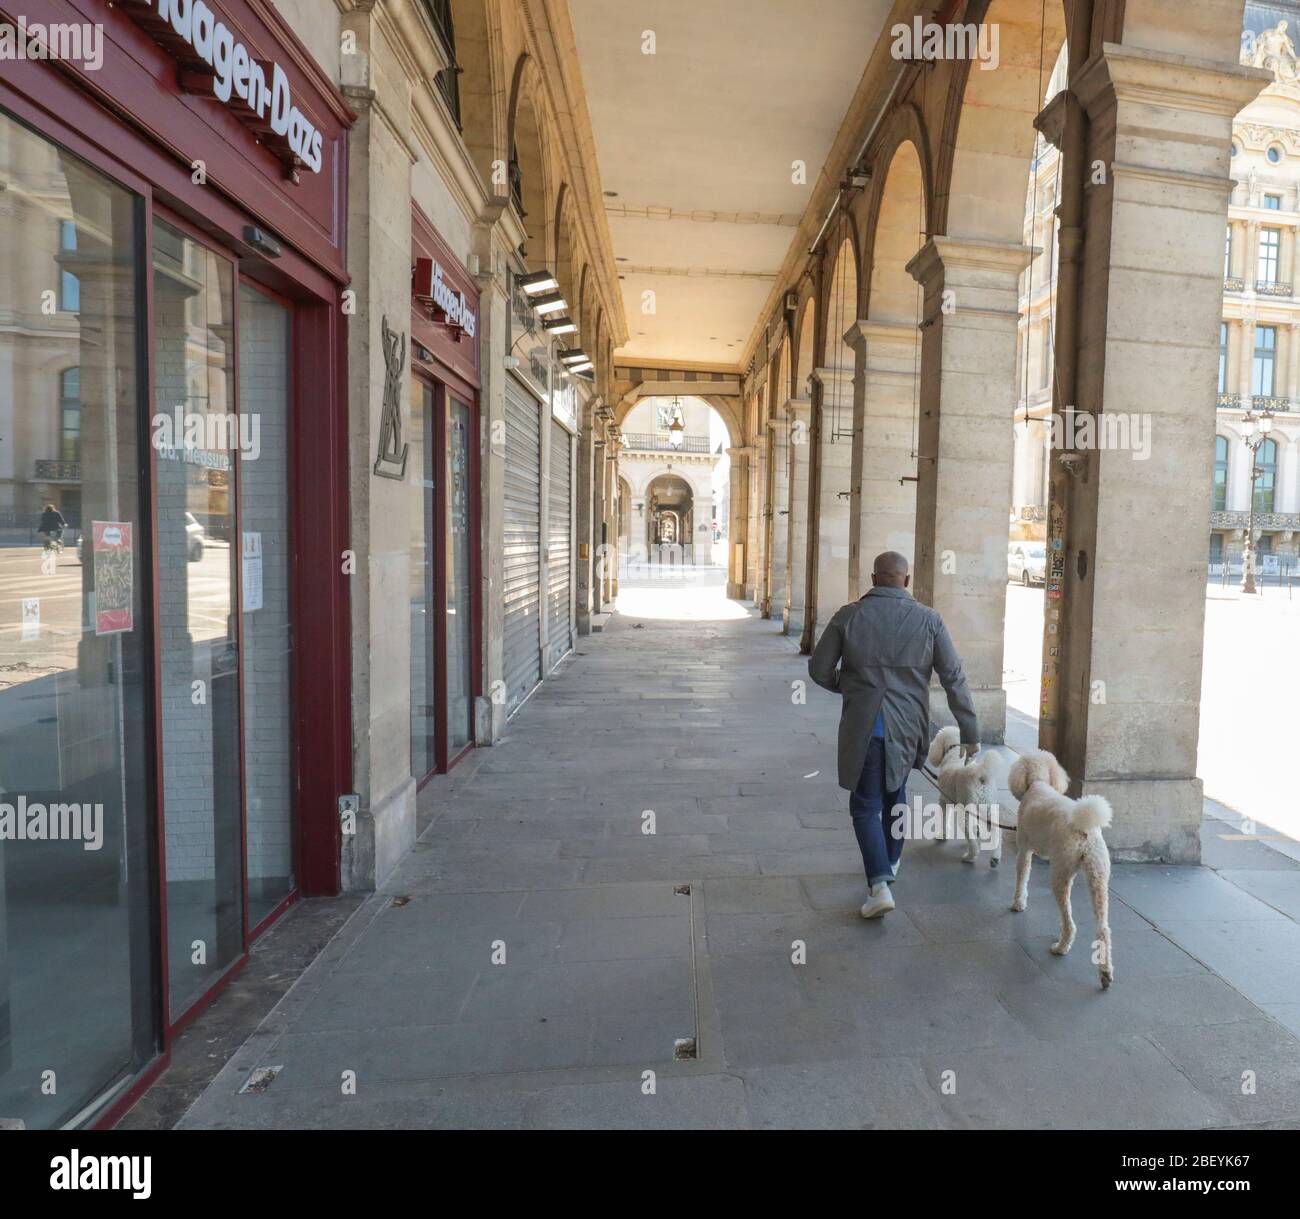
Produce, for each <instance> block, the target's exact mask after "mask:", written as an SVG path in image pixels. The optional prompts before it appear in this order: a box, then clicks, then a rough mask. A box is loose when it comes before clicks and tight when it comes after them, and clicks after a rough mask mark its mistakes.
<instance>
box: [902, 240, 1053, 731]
mask: <svg viewBox="0 0 1300 1219" xmlns="http://www.w3.org/2000/svg"><path fill="white" fill-rule="evenodd" d="M1035 253H1037V251H1036V250H1035V249H1033V248H1032V247H1029V246H1021V245H1013V244H1008V243H1003V242H988V241H973V240H966V239H958V238H952V237H933V238H931V239H930V240H929V241H928V242H926V244H925V245H924V246H922V247H921V249H920V250H919V251H918V252H917V254H916V256H915V257H914V258H913V259H912V261H911V262H909V263H908V264H907V269H908V270H909V271H910V272H911V273H912V276H913V277H914V278H915V279H916V280H917V282H918V283H920V284H921V285H922V287H923V289H924V298H925V303H924V307H923V316H924V318H925V320H924V322H923V323H922V352H921V390H920V405H921V409H920V421H919V429H918V436H917V449H918V457H917V489H916V574H915V575H914V577H913V590H914V592H915V594H916V598H917V600H919V601H922V602H924V603H925V604H927V605H931V606H933V607H934V608H935V609H937V610H938V611H939V612H940V613H941V614H942V615H943V619H944V621H945V622H946V623H947V626H948V631H949V633H950V634H951V635H952V639H953V643H954V644H956V646H957V651H958V653H959V654H960V656H961V658H962V664H963V667H964V668H965V670H966V680H967V681H968V682H969V684H970V688H971V693H972V695H973V696H974V699H975V710H976V712H977V713H978V714H979V721H980V736H981V739H983V740H984V741H986V742H990V743H994V744H998V743H1001V741H1002V740H1003V738H1004V735H1005V732H1006V716H1007V709H1006V708H1007V700H1006V692H1005V691H1004V690H1003V688H1002V642H1003V630H1004V627H1003V618H1004V611H1005V606H1006V588H1007V514H1008V510H1009V508H1010V505H1011V476H1012V462H1013V460H1014V452H1015V450H1014V444H1013V440H1012V422H1013V416H1014V413H1015V405H1016V389H1015V386H1016V323H1017V319H1018V317H1019V291H1020V274H1021V272H1022V271H1023V270H1024V269H1025V268H1026V267H1027V266H1028V265H1029V261H1030V259H1031V258H1033V256H1034V255H1035ZM930 703H931V714H932V716H933V718H934V719H935V721H936V722H937V723H939V724H941V725H942V724H949V723H951V722H952V719H951V716H950V714H949V712H948V704H947V699H946V696H945V695H944V693H943V691H942V690H941V689H940V688H939V687H938V686H935V687H933V688H932V690H931V698H930Z"/></svg>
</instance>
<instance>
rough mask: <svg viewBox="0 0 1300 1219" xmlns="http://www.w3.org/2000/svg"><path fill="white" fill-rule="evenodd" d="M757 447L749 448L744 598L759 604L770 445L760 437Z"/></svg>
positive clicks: (754, 445) (755, 445) (753, 445)
mask: <svg viewBox="0 0 1300 1219" xmlns="http://www.w3.org/2000/svg"><path fill="white" fill-rule="evenodd" d="M756 441H757V443H755V444H752V445H750V446H749V450H750V454H751V456H750V459H749V524H748V527H747V530H746V536H747V537H748V539H749V545H748V546H747V547H746V548H745V597H746V599H747V600H749V601H752V602H753V603H754V604H755V605H757V604H758V599H759V596H760V595H761V592H760V588H759V585H760V582H761V580H762V573H763V541H764V538H763V534H764V525H763V509H764V502H763V501H764V498H765V496H766V492H767V445H766V443H764V438H763V437H762V436H761V435H760V436H758V437H756Z"/></svg>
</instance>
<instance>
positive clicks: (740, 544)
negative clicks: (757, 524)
mask: <svg viewBox="0 0 1300 1219" xmlns="http://www.w3.org/2000/svg"><path fill="white" fill-rule="evenodd" d="M751 452H752V450H751V449H749V448H745V447H737V448H732V449H728V450H727V456H728V457H730V458H731V473H730V476H729V477H730V481H731V504H730V507H729V508H728V516H729V520H728V523H727V532H728V538H727V541H728V546H727V549H728V552H729V560H730V561H729V562H728V564H727V596H728V597H735V598H741V597H744V595H745V567H746V564H747V563H748V562H749V557H748V551H749V546H748V541H749V455H750V453H751Z"/></svg>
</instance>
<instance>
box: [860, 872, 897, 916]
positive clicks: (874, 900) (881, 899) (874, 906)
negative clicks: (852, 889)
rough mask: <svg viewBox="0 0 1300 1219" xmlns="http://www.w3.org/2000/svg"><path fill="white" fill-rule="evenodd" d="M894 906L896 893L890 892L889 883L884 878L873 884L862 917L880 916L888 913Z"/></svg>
mask: <svg viewBox="0 0 1300 1219" xmlns="http://www.w3.org/2000/svg"><path fill="white" fill-rule="evenodd" d="M893 908H894V895H893V894H892V893H890V891H889V885H888V884H887V883H886V882H885V881H883V880H882V881H881V882H880V883H879V884H877V885H872V886H871V893H870V894H869V895H868V897H867V900H866V902H865V903H864V904H863V907H862V917H863V918H879V917H880V916H881V915H882V914H888V913H889V912H890V911H891V910H892V909H893Z"/></svg>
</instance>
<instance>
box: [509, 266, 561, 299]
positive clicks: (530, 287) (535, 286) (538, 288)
mask: <svg viewBox="0 0 1300 1219" xmlns="http://www.w3.org/2000/svg"><path fill="white" fill-rule="evenodd" d="M517 282H518V284H519V286H520V287H521V288H522V289H523V290H524V291H525V292H527V293H528V295H529V296H537V295H539V294H540V293H542V292H555V291H557V290H558V288H559V286H560V281H559V280H558V279H556V278H555V276H554V275H552V274H551V273H550V272H549V271H533V272H532V273H531V274H529V275H521V276H520V277H519V279H518V281H517Z"/></svg>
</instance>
